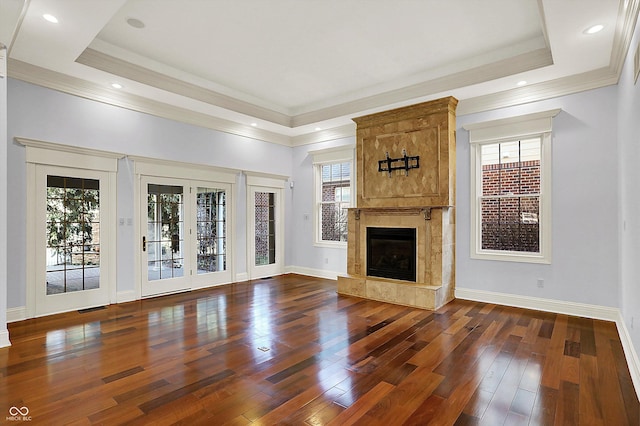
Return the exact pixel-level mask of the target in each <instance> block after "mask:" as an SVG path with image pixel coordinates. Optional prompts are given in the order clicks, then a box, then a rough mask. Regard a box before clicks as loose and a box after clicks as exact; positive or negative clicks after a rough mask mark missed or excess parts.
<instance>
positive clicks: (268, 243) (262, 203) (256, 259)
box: [247, 186, 284, 279]
mask: <svg viewBox="0 0 640 426" xmlns="http://www.w3.org/2000/svg"><path fill="white" fill-rule="evenodd" d="M281 204H282V188H275V187H266V186H249V191H248V203H247V205H248V215H247V216H248V223H247V225H248V226H247V228H248V231H249V232H248V235H249V268H248V269H249V278H250V279H256V278H265V277H270V276H273V275H280V274H282V271H283V264H284V259H283V257H284V250H283V248H284V247H283V237H282V235H283V225H284V223H283V218H282V216H283V213H282V205H281Z"/></svg>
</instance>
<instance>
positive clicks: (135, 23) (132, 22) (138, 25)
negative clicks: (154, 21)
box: [127, 18, 145, 29]
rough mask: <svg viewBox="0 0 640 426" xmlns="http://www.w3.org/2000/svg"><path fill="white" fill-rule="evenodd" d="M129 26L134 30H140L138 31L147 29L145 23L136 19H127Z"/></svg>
mask: <svg viewBox="0 0 640 426" xmlns="http://www.w3.org/2000/svg"><path fill="white" fill-rule="evenodd" d="M127 24H129V25H131V26H132V27H133V28H138V29H141V28H144V27H145V25H144V22H142V21H141V20H139V19H136V18H129V19H127Z"/></svg>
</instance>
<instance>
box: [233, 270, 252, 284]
mask: <svg viewBox="0 0 640 426" xmlns="http://www.w3.org/2000/svg"><path fill="white" fill-rule="evenodd" d="M244 281H249V273H248V272H240V273H238V274H236V279H235V280H233V282H234V283H241V282H244Z"/></svg>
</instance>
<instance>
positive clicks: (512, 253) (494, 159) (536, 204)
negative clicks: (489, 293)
mask: <svg viewBox="0 0 640 426" xmlns="http://www.w3.org/2000/svg"><path fill="white" fill-rule="evenodd" d="M557 113H558V110H554V111H547V112H543V113H537V114H530V115H527V116H523V117H516V118H511V119H504V120H497V121H494V122H489V123H479V124H474V125H469V126H465V128H466V129H467V130H469V132H470V138H469V141H470V144H471V208H472V211H471V215H472V218H471V257H472V258H476V259H491V260H508V261H518V262H534V263H550V261H551V118H552V117H553V116H555V115H556V114H557Z"/></svg>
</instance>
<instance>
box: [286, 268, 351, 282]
mask: <svg viewBox="0 0 640 426" xmlns="http://www.w3.org/2000/svg"><path fill="white" fill-rule="evenodd" d="M284 269H285V272H286V273H289V274H300V275H308V276H311V277H316V278H325V279H328V280H336V279H338V275H339V274H341V272H335V271H326V270H324V269H314V268H305V267H304V266H286V267H285V268H284Z"/></svg>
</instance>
